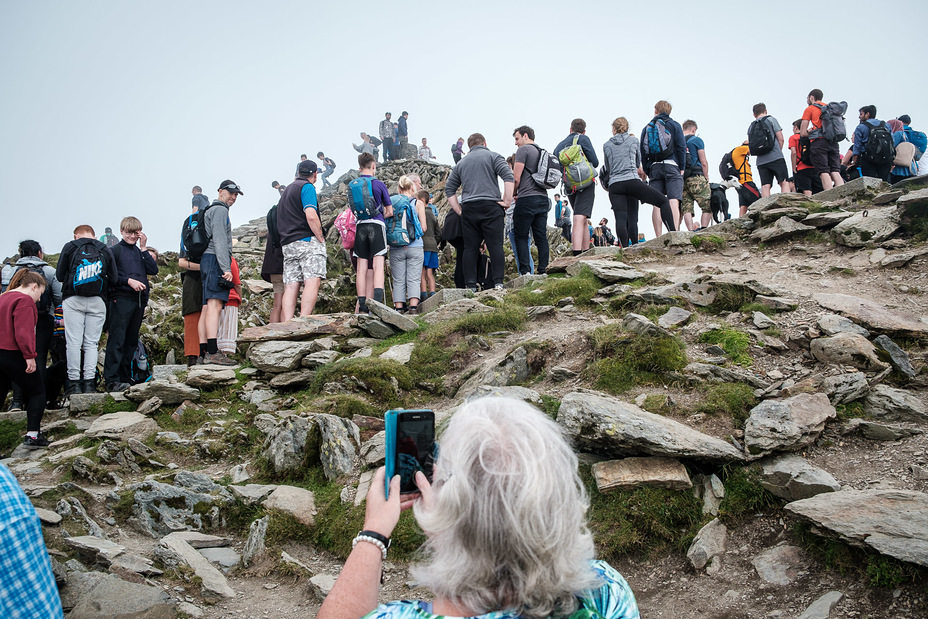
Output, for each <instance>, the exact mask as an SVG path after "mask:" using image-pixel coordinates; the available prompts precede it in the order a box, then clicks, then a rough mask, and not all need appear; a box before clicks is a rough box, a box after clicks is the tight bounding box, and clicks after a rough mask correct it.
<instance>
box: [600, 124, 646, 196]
mask: <svg viewBox="0 0 928 619" xmlns="http://www.w3.org/2000/svg"><path fill="white" fill-rule="evenodd" d="M603 159H604V160H605V162H606V169H608V170H609V184H610V185H611V184H612V183H618V182H619V181H631V180H635V179H636V178H638V166H640V165H641V151H640V150H639V147H638V138H636V137H635V136H633V135H630V134H628V133H617V134H615V135H614V136H612V137H611V138H609V140H608V141H607V142H606V143H605V144H603Z"/></svg>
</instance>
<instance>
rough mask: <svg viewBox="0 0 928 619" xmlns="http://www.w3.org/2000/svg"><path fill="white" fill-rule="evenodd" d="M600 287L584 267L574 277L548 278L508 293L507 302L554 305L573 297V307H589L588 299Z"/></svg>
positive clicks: (593, 295)
mask: <svg viewBox="0 0 928 619" xmlns="http://www.w3.org/2000/svg"><path fill="white" fill-rule="evenodd" d="M602 287H603V283H602V281H600V279H599V278H598V277H596V276H595V275H593V272H592V271H591V270H590V269H589V268H588V267H586V266H584V267H581V269H580V272H579V273H578V274H577V275H576V276H574V277H565V278H548V279H547V280H545V281H543V282H541V283H539V284H533V285H531V286H528V287H526V288H522V289H520V290H515V291H513V292H510V293H509V294H508V295H507V301H513V302H515V303H518V304H520V305H524V306H533V305H556V304H557V302H558V301H560V300H561V299H564V298H567V297H573V299H574V304H575V305H577V306H582V307H589V306H590V299H592V298H593V297H595V296H596V292H597V291H598V290H599V289H600V288H602Z"/></svg>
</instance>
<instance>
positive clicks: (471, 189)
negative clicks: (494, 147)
mask: <svg viewBox="0 0 928 619" xmlns="http://www.w3.org/2000/svg"><path fill="white" fill-rule="evenodd" d="M499 178H501V179H503V182H504V183H514V182H515V177H514V176H513V175H512V169H511V168H510V167H509V164H507V163H506V160H505V159H503V156H502V155H500V154H499V153H494V152H493V151H491V150H490V149H488V148H487V147H486V146H474V147H473V148H472V149H470V151H469V152H468V153H467V156H466V157H464V158H463V159H461V161H460V162H459V163H458V164H457V165H456V166H454V168H453V169H452V170H451V175H450V176H449V177H448V182H447V183H445V195H446V196H448V197H449V198H450V197H451V196H453V195H454V194H455V193H457V190H458V187H463V188H464V190H463V192H462V193H461V203H462V204H467V203H468V202H473V201H476V200H494V201H497V202H498V201H499V200H500V199H501V198H502V196H501V195H500V193H499V180H497V179H499Z"/></svg>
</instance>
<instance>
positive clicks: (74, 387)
mask: <svg viewBox="0 0 928 619" xmlns="http://www.w3.org/2000/svg"><path fill="white" fill-rule="evenodd" d="M75 393H83V392H82V391H81V383H80V381H78V380H72V381H71V382H70V383H68V388H67V389H65V390H64V397H66V398H69V397H71V396H72V395H74V394H75Z"/></svg>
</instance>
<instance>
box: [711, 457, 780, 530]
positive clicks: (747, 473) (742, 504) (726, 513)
mask: <svg viewBox="0 0 928 619" xmlns="http://www.w3.org/2000/svg"><path fill="white" fill-rule="evenodd" d="M721 477H722V480H723V482H724V484H725V498H724V499H722V503H721V505H720V506H719V518H721V519H722V521H724V522H725V523H726V524H737V523H738V522H740V521H742V520H744V519H745V518H746V517H747V516H748V515H749V514H751V513H754V512H757V511H761V510H764V509H768V508H771V507H779V505H780V504H781V501H780V500H779V499H778V498H776V497H775V496H773V495H772V494H770V493H769V492H767V491H766V490H764V487H763V486H761V485H760V481H759V480H758V478H757V471H755V470H754V469H752V468H749V467H744V466H735V465H731V464H728V465H725V466H724V467H722V474H721Z"/></svg>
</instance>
